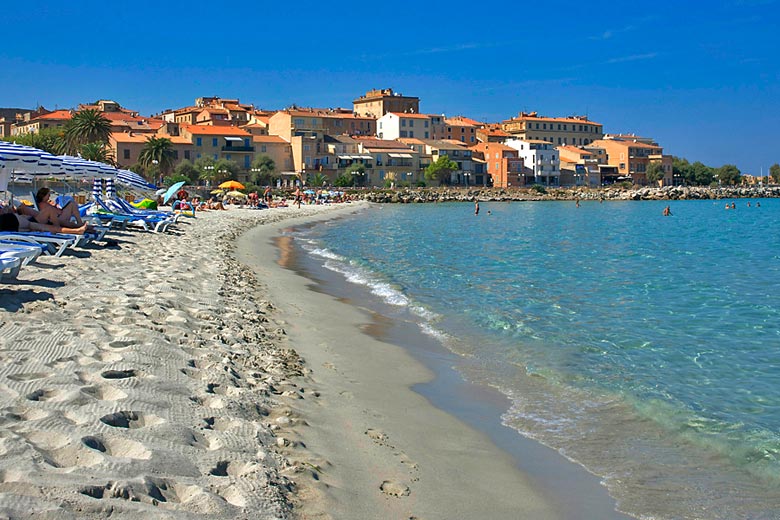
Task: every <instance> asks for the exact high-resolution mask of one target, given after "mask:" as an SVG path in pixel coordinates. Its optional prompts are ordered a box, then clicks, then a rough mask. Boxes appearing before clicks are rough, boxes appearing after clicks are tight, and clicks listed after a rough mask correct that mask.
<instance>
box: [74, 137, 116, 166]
mask: <svg viewBox="0 0 780 520" xmlns="http://www.w3.org/2000/svg"><path fill="white" fill-rule="evenodd" d="M79 155H81V158H82V159H86V160H88V161H98V162H102V163H106V164H113V163H114V158H113V157H112V156H111V150H110V149H109V148H108V147H107V146H106V145H105V144H103V143H98V142H94V143H86V144H83V145H81V148H79Z"/></svg>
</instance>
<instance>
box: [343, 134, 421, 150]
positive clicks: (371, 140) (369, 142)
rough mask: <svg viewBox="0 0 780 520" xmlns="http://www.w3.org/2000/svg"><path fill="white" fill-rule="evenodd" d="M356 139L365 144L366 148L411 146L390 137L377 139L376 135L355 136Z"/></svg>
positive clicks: (401, 148) (402, 148)
mask: <svg viewBox="0 0 780 520" xmlns="http://www.w3.org/2000/svg"><path fill="white" fill-rule="evenodd" d="M355 140H356V141H357V142H359V143H360V144H362V145H363V147H364V148H376V149H394V150H409V149H410V148H409V147H408V146H406V145H405V144H404V143H402V142H400V141H391V140H389V139H377V138H376V137H359V136H355Z"/></svg>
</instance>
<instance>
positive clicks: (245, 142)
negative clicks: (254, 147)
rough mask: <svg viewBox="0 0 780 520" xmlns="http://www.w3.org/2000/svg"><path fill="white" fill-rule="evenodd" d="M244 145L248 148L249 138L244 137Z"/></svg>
mask: <svg viewBox="0 0 780 520" xmlns="http://www.w3.org/2000/svg"><path fill="white" fill-rule="evenodd" d="M244 146H246V147H247V148H249V139H248V138H247V139H244Z"/></svg>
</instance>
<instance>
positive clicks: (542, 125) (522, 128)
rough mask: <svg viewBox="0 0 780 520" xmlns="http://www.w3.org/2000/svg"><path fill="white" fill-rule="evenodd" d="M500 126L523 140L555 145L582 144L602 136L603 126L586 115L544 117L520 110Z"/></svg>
mask: <svg viewBox="0 0 780 520" xmlns="http://www.w3.org/2000/svg"><path fill="white" fill-rule="evenodd" d="M501 128H502V130H504V131H505V132H508V133H510V134H512V136H514V137H516V138H518V139H522V140H523V141H535V140H536V141H547V142H548V143H552V144H554V145H556V146H560V145H567V144H570V145H575V146H583V145H587V144H590V143H591V142H593V141H596V140H598V139H601V138H603V136H604V127H603V126H602V125H600V124H599V123H596V122H594V121H590V120H589V119H588V118H587V116H572V117H544V116H540V115H538V114H537V113H536V112H530V113H525V112H521V113H520V115H519V116H517V117H513V118H512V119H507V120H506V121H502V122H501Z"/></svg>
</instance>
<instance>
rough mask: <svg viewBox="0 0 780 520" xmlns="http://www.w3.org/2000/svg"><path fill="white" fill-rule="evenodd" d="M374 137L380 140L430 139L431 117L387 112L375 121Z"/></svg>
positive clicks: (431, 133) (431, 132)
mask: <svg viewBox="0 0 780 520" xmlns="http://www.w3.org/2000/svg"><path fill="white" fill-rule="evenodd" d="M376 135H377V137H379V138H380V139H385V140H393V139H399V138H410V139H430V138H431V136H432V135H433V131H432V129H431V116H428V115H425V114H407V113H405V112H388V113H387V114H385V115H383V116H382V117H380V118H379V119H377V120H376Z"/></svg>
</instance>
